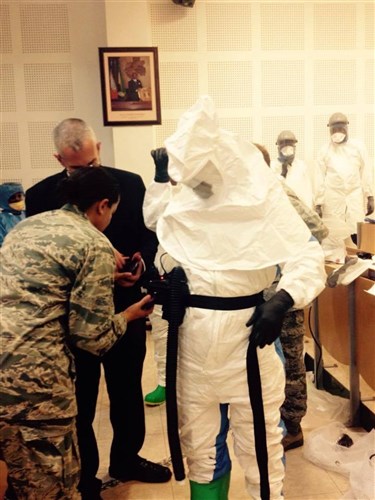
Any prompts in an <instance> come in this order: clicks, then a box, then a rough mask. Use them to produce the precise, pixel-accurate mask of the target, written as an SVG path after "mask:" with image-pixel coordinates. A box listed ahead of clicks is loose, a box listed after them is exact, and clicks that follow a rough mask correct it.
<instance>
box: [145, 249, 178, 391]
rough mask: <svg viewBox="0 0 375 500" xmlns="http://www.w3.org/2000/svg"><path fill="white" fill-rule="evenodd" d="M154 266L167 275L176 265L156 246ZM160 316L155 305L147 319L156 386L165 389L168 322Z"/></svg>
mask: <svg viewBox="0 0 375 500" xmlns="http://www.w3.org/2000/svg"><path fill="white" fill-rule="evenodd" d="M154 264H155V267H156V268H157V270H158V272H159V274H160V275H163V274H164V273H169V272H170V271H172V269H173V268H174V267H175V266H176V265H177V263H176V262H175V261H174V260H173V259H172V257H171V256H170V255H168V254H167V253H166V252H165V250H164V249H163V248H162V247H161V245H159V246H158V250H157V252H156V255H155V261H154ZM162 314H163V311H162V306H161V305H159V304H155V306H154V310H153V311H152V313H151V314H150V316H149V317H150V321H151V325H152V333H151V336H152V340H153V341H154V360H155V363H156V368H157V372H158V385H160V386H161V387H165V368H166V363H167V338H168V321H166V320H165V319H163V318H162Z"/></svg>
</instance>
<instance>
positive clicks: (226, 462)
mask: <svg viewBox="0 0 375 500" xmlns="http://www.w3.org/2000/svg"><path fill="white" fill-rule="evenodd" d="M165 146H166V148H167V151H168V157H169V165H168V171H169V175H170V177H171V178H172V179H174V180H175V181H177V182H178V184H177V186H175V187H173V186H171V185H170V184H168V183H165V184H158V183H155V182H153V183H152V184H151V186H150V187H149V188H148V189H147V191H146V197H145V203H144V217H145V222H146V225H148V226H149V227H152V226H153V225H154V223H155V220H156V219H157V236H158V239H159V242H160V244H161V245H162V246H163V248H164V249H165V250H166V251H167V252H168V253H169V254H170V255H171V256H172V257H173V258H174V259H175V260H176V261H177V262H179V263H180V265H182V266H183V268H184V270H185V272H186V275H187V278H188V282H189V288H190V292H191V293H192V294H201V295H209V296H210V295H211V296H221V297H235V296H244V295H252V294H255V293H258V292H261V291H262V290H264V289H265V288H266V287H268V286H270V284H271V283H272V281H273V279H274V278H275V275H276V266H277V265H278V264H281V265H282V266H283V269H282V272H283V275H282V277H281V279H280V282H279V285H278V289H281V288H283V289H285V290H286V291H287V292H288V293H289V294H290V295H291V296H292V298H293V299H294V302H295V305H296V306H297V307H304V306H306V305H307V304H308V303H309V302H310V301H312V300H313V299H314V298H315V297H316V295H317V294H318V293H320V291H321V290H322V289H323V288H324V283H325V272H324V256H323V252H322V250H321V248H320V245H319V244H318V242H317V241H316V240H315V239H312V237H311V234H310V232H309V230H308V229H307V226H306V225H305V224H304V222H303V221H302V220H301V218H300V217H299V216H298V215H297V212H296V211H295V209H294V208H293V207H292V205H291V204H290V202H289V200H288V198H287V196H286V194H285V193H284V190H283V188H282V186H281V184H280V182H279V180H278V178H277V177H276V175H275V174H274V173H273V172H272V171H271V170H270V169H269V168H268V166H267V165H266V164H265V163H264V160H263V156H262V154H261V153H260V151H259V150H258V149H257V148H256V147H255V146H254V145H252V144H251V143H249V142H245V141H242V140H241V139H240V138H239V137H238V136H237V135H235V134H232V133H230V132H227V131H224V130H221V129H220V128H219V126H218V122H217V117H216V113H215V109H214V106H213V103H212V101H211V99H210V98H209V97H207V96H204V97H202V98H200V99H199V100H198V102H197V103H196V104H195V105H194V106H193V107H192V108H191V109H190V110H188V111H187V112H186V113H185V114H184V115H183V116H182V118H181V120H180V121H179V124H178V127H177V131H176V132H175V134H173V135H172V136H171V137H170V138H169V139H167V141H166V142H165ZM202 182H204V183H206V184H205V185H204V187H205V189H204V190H201V189H200V188H201V187H202V184H201V183H202ZM202 191H203V195H202ZM207 192H211V193H212V195H211V196H210V197H207V196H206V194H205V193H207ZM253 311H254V309H253V308H249V309H242V310H234V311H221V310H220V311H218V310H208V309H201V308H196V307H189V308H188V309H187V310H186V314H185V318H184V321H183V324H182V326H181V327H180V334H179V359H178V369H179V372H178V382H177V384H178V395H177V396H178V407H179V426H180V437H181V443H182V447H183V451H184V453H185V454H186V457H187V462H188V467H189V478H190V479H191V480H192V481H195V482H197V483H209V482H211V481H213V480H215V479H219V478H220V477H222V476H224V475H225V474H226V473H228V471H229V470H230V468H231V462H230V458H229V454H228V449H227V445H226V434H227V432H228V426H229V413H230V426H231V429H232V432H233V437H234V450H235V454H236V456H237V458H238V460H239V462H240V463H241V465H242V467H243V469H244V472H245V476H246V484H247V489H248V492H249V494H250V496H251V497H252V498H255V499H258V498H260V476H259V471H258V466H257V461H256V457H255V440H254V427H253V414H252V410H251V406H250V401H249V387H248V384H247V372H246V352H247V347H248V342H249V333H250V331H249V328H248V327H246V326H245V324H246V322H247V320H248V319H249V318H250V316H251V315H252V313H253ZM257 351H258V358H259V365H260V374H261V383H262V399H263V401H262V402H261V404H263V408H264V415H265V425H266V432H267V450H268V474H269V483H270V491H271V498H272V499H281V498H282V482H283V477H284V464H283V461H282V458H283V448H282V446H281V437H282V428H281V426H280V425H279V424H280V411H279V408H280V406H281V404H282V402H283V400H284V385H285V379H284V369H283V363H282V361H281V359H280V357H279V356H278V354H277V352H276V349H275V345H274V344H273V345H266V347H264V348H263V349H259V348H258V349H257ZM250 379H251V373H250Z"/></svg>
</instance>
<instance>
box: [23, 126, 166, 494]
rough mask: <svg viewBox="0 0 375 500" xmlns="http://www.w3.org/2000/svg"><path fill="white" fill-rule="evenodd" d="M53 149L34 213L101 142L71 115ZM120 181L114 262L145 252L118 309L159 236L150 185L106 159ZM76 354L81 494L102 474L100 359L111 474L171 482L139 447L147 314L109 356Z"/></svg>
mask: <svg viewBox="0 0 375 500" xmlns="http://www.w3.org/2000/svg"><path fill="white" fill-rule="evenodd" d="M54 142H55V148H56V154H55V157H56V159H57V160H58V161H59V163H60V164H61V165H62V166H63V167H64V170H63V171H62V172H60V173H58V174H55V175H52V176H50V177H47V178H46V179H44V180H42V181H41V182H39V183H38V184H36V185H34V186H33V187H31V188H30V189H28V190H27V192H26V214H27V216H31V215H34V214H37V213H40V212H44V211H47V210H52V209H55V208H59V207H60V206H61V203H62V201H61V200H60V199H59V195H58V184H59V182H60V180H61V179H63V178H64V177H66V176H67V175H69V174H70V173H71V172H73V171H74V170H75V169H76V168H80V167H95V166H98V165H100V142H98V141H97V139H96V136H95V133H94V131H93V130H92V128H91V127H90V126H88V125H87V124H86V123H85V122H84V121H83V120H80V119H77V118H69V119H67V120H64V121H62V122H61V123H60V124H59V125H57V127H56V128H55V130H54ZM105 168H106V170H108V172H110V173H111V174H112V176H113V177H114V178H115V180H116V181H117V183H118V184H119V186H120V193H121V200H120V204H119V206H118V209H117V211H116V213H115V214H114V215H113V218H112V222H111V223H110V225H109V226H108V228H107V230H106V231H105V234H106V236H107V237H108V238H109V240H110V241H111V243H112V244H113V246H114V248H115V249H116V250H117V258H116V260H117V262H118V263H119V262H121V261H123V260H124V259H123V257H121V256H120V254H122V256H127V257H129V258H131V257H132V256H133V255H135V256H136V257H137V258H138V259H140V258H142V260H141V261H140V265H139V266H138V269H137V271H136V272H135V274H134V275H132V274H130V273H127V274H126V275H125V276H124V274H123V273H121V275H120V276H119V278H120V279H118V280H117V281H116V284H115V291H114V302H115V307H116V312H117V311H120V310H123V309H124V308H125V307H127V306H128V305H130V304H132V303H134V302H136V301H138V300H139V298H140V296H141V290H140V284H139V278H140V276H141V274H142V273H143V271H144V269H145V268H147V267H148V268H149V267H150V266H152V263H153V260H154V256H155V252H156V248H157V240H156V237H155V234H154V233H153V232H151V231H149V230H148V229H147V228H146V227H145V225H144V221H143V214H142V205H143V198H144V193H145V186H144V183H143V181H142V178H141V177H140V176H139V175H137V174H134V173H131V172H127V171H124V170H119V169H115V168H110V167H105ZM72 352H73V354H74V356H75V360H76V372H77V379H76V395H77V403H78V415H77V431H78V443H79V448H80V455H81V462H82V470H81V481H80V487H79V489H80V491H81V493H82V498H83V499H84V500H97V499H99V498H101V497H100V488H101V480H100V479H98V478H96V474H97V471H98V468H99V453H98V447H97V443H96V438H95V434H94V430H93V427H92V423H93V420H94V417H95V409H96V401H97V396H98V388H99V380H100V370H101V364H103V367H104V373H105V379H106V385H107V391H108V395H109V400H110V419H111V424H112V428H113V441H112V446H111V452H110V466H109V474H110V475H111V477H113V478H116V479H119V480H120V481H130V480H136V481H142V482H150V483H161V482H166V481H168V480H169V479H170V478H171V472H170V470H169V469H168V468H167V467H163V466H161V465H159V464H156V463H153V462H150V461H148V460H146V459H144V458H141V457H140V456H139V455H138V453H139V451H140V449H141V448H142V446H143V441H144V437H145V414H144V406H143V394H142V386H141V378H142V369H143V361H144V357H145V353H146V329H145V321H144V320H143V319H140V320H136V321H133V322H132V323H131V324H129V325H128V330H127V332H126V335H124V336H123V338H122V339H121V340H120V341H119V342H118V343H117V344H116V345H115V346H114V347H113V348H112V349H111V350H110V351H109V352H108V353H107V354H105V355H104V356H102V357H101V358H98V357H96V356H94V355H92V354H89V353H87V352H85V351H83V350H80V349H73V348H72Z"/></svg>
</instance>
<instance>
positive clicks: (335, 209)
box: [315, 139, 373, 234]
mask: <svg viewBox="0 0 375 500" xmlns="http://www.w3.org/2000/svg"><path fill="white" fill-rule="evenodd" d="M317 167H318V171H317V182H316V198H315V205H321V206H322V211H323V219H324V218H329V217H331V216H333V217H336V218H338V219H339V220H340V221H345V222H346V224H347V225H348V229H349V231H350V234H355V233H357V222H361V221H363V218H364V217H365V211H366V203H367V198H368V197H369V196H373V194H372V175H371V169H370V164H369V161H368V155H367V151H366V148H365V146H364V144H363V143H362V142H361V141H359V140H356V139H348V141H346V142H342V143H340V144H336V143H334V142H332V141H330V142H329V143H328V144H326V145H325V146H324V147H323V148H322V149H321V150H320V151H319V154H318V159H317ZM328 227H329V225H328Z"/></svg>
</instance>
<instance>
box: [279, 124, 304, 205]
mask: <svg viewBox="0 0 375 500" xmlns="http://www.w3.org/2000/svg"><path fill="white" fill-rule="evenodd" d="M297 142H298V141H297V139H296V136H295V135H294V134H293V132H291V131H290V130H283V131H282V132H280V134H279V135H278V136H277V140H276V146H277V150H278V157H277V159H276V160H272V161H271V168H272V170H273V171H274V172H275V173H276V174H277V175H279V176H281V177H282V178H283V180H285V182H286V184H287V185H288V186H289V187H290V188H291V189H293V191H294V192H295V193H296V194H297V196H298V198H299V199H300V200H302V201H303V202H304V203H305V204H306V205H307V206H308V207H309V208H312V207H313V203H314V196H313V187H312V176H311V175H310V173H309V170H308V167H307V165H306V163H305V162H304V161H303V160H300V159H298V158H296V144H297Z"/></svg>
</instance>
